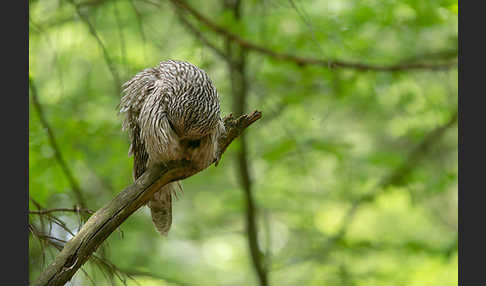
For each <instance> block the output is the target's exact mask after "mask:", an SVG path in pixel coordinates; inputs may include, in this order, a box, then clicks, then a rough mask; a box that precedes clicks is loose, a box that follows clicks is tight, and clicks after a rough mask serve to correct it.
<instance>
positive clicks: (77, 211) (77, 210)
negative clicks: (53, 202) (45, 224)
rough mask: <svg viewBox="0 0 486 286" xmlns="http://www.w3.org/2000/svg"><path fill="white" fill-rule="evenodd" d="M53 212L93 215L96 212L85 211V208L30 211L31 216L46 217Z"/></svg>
mask: <svg viewBox="0 0 486 286" xmlns="http://www.w3.org/2000/svg"><path fill="white" fill-rule="evenodd" d="M53 212H74V213H88V214H93V213H94V211H92V210H90V209H83V208H72V209H70V208H56V209H47V210H39V211H31V210H29V214H38V215H45V214H50V213H53Z"/></svg>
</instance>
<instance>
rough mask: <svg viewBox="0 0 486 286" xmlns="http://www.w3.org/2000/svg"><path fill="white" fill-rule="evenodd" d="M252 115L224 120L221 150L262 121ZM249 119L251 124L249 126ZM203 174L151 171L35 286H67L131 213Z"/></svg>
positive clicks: (173, 167) (181, 166) (186, 168)
mask: <svg viewBox="0 0 486 286" xmlns="http://www.w3.org/2000/svg"><path fill="white" fill-rule="evenodd" d="M252 114H253V116H252V117H250V116H241V117H239V118H238V119H235V120H232V119H227V118H225V123H231V124H228V125H225V127H226V129H227V130H228V131H227V132H228V133H227V134H228V136H224V137H223V138H222V139H221V140H219V142H218V143H219V146H220V148H223V147H224V146H227V145H229V144H230V143H231V141H232V140H234V139H235V138H236V137H237V136H238V135H239V134H241V133H242V132H243V129H240V130H236V131H235V130H233V129H234V128H240V127H242V128H246V127H248V126H249V125H250V124H252V123H253V122H255V121H256V120H258V119H259V118H261V112H258V111H255V112H253V113H252ZM249 119H252V121H251V122H249ZM232 134H237V135H236V136H235V135H232ZM200 171H202V170H201V169H197V168H196V167H194V165H193V164H192V163H191V162H190V161H187V160H180V161H171V162H168V163H167V164H166V165H165V166H162V165H158V166H154V167H152V168H149V169H148V170H147V171H145V173H144V174H143V175H142V176H140V177H139V178H138V179H137V180H136V181H135V183H133V184H132V185H130V186H128V187H127V188H125V189H124V190H123V191H121V192H120V193H119V194H118V195H117V196H116V197H115V198H113V199H112V200H111V201H110V202H108V203H107V204H106V205H105V206H104V207H102V208H101V209H99V210H98V211H97V212H96V213H94V214H93V215H92V216H91V217H90V218H89V219H88V221H87V222H86V223H85V224H84V225H83V227H82V228H81V229H80V230H79V232H78V233H77V234H76V236H74V237H73V238H72V239H71V240H69V241H68V242H67V243H66V245H65V246H64V248H63V250H62V251H61V252H60V253H59V254H58V255H57V256H56V258H55V259H54V261H53V262H52V263H51V264H50V265H49V266H48V267H47V269H46V270H45V271H44V272H42V273H41V275H40V276H39V278H38V279H37V281H36V282H34V283H33V284H32V285H35V286H40V285H58V286H60V285H64V284H65V283H66V282H67V281H69V280H70V279H71V277H72V276H73V275H74V273H76V271H77V270H78V269H79V268H80V267H81V266H82V265H83V264H84V263H85V262H86V261H87V260H88V259H89V257H91V255H92V254H93V252H94V251H95V250H96V249H97V248H98V247H100V245H102V243H103V241H104V240H105V239H106V238H107V237H108V236H109V235H110V234H111V233H112V232H114V231H115V230H116V229H117V228H118V227H119V226H120V225H121V224H122V223H123V222H124V221H125V220H126V219H127V218H128V217H129V216H130V215H131V214H132V213H134V212H135V211H136V210H138V209H139V208H140V207H142V206H143V205H145V204H146V203H147V201H148V200H149V199H150V198H151V197H152V196H153V194H154V193H155V192H156V191H158V190H160V188H161V187H162V186H164V185H166V184H168V183H170V182H172V181H177V180H182V179H184V178H187V177H190V176H192V175H195V174H196V173H198V172H200Z"/></svg>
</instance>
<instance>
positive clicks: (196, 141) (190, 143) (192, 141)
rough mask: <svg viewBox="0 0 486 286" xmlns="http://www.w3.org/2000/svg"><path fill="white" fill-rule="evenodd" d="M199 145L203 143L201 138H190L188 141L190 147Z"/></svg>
mask: <svg viewBox="0 0 486 286" xmlns="http://www.w3.org/2000/svg"><path fill="white" fill-rule="evenodd" d="M199 145H201V140H199V139H197V140H189V142H187V146H188V147H189V148H192V149H195V148H197V147H199Z"/></svg>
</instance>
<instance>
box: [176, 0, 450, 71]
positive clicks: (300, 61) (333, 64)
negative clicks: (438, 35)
mask: <svg viewBox="0 0 486 286" xmlns="http://www.w3.org/2000/svg"><path fill="white" fill-rule="evenodd" d="M170 2H172V4H174V5H176V6H177V7H179V8H181V9H183V10H185V11H187V12H188V13H189V14H191V15H192V16H194V18H196V19H197V20H198V21H199V22H200V23H202V24H204V25H205V26H206V27H208V28H210V29H211V30H213V31H214V32H216V33H218V34H220V35H221V36H223V37H225V38H226V39H227V40H229V41H232V42H234V43H236V44H238V45H240V46H241V47H242V48H245V49H248V50H253V51H255V52H258V53H261V54H264V55H267V56H270V57H272V58H274V59H276V60H281V61H288V62H293V63H295V64H297V65H298V66H307V65H314V66H321V67H325V68H349V69H355V70H359V71H367V70H374V71H402V70H444V69H451V68H455V67H457V61H451V62H446V63H438V64H431V63H400V64H395V65H388V66H386V65H372V64H365V63H359V62H349V61H342V60H333V59H327V60H326V59H316V58H306V57H300V56H296V55H292V54H287V53H280V52H276V51H273V50H271V49H269V48H266V47H264V46H260V45H257V44H254V43H251V42H249V41H247V40H245V39H243V38H241V37H239V36H237V35H236V34H233V33H232V32H230V31H228V30H226V29H225V28H223V27H221V26H219V25H217V24H215V23H214V22H212V21H211V20H209V19H208V18H207V17H205V16H203V15H202V14H201V13H199V12H198V11H197V10H196V9H194V8H193V7H191V6H189V5H188V4H187V3H185V2H184V1H181V0H170Z"/></svg>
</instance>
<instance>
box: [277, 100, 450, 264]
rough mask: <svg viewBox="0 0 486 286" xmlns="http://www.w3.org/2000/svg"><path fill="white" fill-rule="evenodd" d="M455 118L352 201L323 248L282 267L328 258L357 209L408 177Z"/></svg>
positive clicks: (428, 137)
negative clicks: (335, 230)
mask: <svg viewBox="0 0 486 286" xmlns="http://www.w3.org/2000/svg"><path fill="white" fill-rule="evenodd" d="M457 118H458V112H457V110H456V111H455V112H454V113H453V114H452V116H451V117H450V118H449V120H448V121H447V122H446V123H445V124H444V125H441V126H438V127H437V128H435V129H433V130H432V131H431V132H430V133H428V134H427V135H426V136H425V137H424V139H423V140H422V141H421V142H420V143H419V144H418V145H416V146H415V147H414V148H413V149H412V150H411V151H410V153H409V154H408V156H407V157H406V159H405V161H404V162H403V163H402V164H401V165H400V166H398V167H397V168H396V169H394V170H393V171H391V172H390V173H389V174H387V175H386V176H385V177H383V178H382V180H381V181H380V182H379V183H378V184H377V185H376V186H375V187H374V188H373V190H372V191H371V192H369V193H368V194H365V195H363V196H362V197H360V198H358V199H356V200H354V201H353V202H352V203H351V206H350V208H349V209H348V211H347V212H346V213H345V215H344V217H343V220H342V223H341V227H340V229H339V230H338V232H337V233H336V234H334V235H333V236H330V237H329V238H328V239H327V243H326V245H325V246H323V247H322V248H320V249H319V250H316V251H314V252H313V254H311V255H307V256H305V257H301V258H298V259H292V261H290V262H288V263H286V265H284V266H288V265H290V264H294V263H298V262H302V261H307V260H308V259H311V258H319V259H324V258H326V257H328V256H329V254H330V251H331V249H332V247H333V246H334V245H335V244H336V243H338V242H339V241H340V240H341V239H343V238H344V237H345V235H346V233H347V231H348V229H349V227H350V226H351V223H352V222H353V219H354V218H355V216H356V213H357V210H358V208H359V207H360V206H361V205H362V204H364V203H366V202H371V201H373V200H374V199H375V198H377V197H378V195H380V194H382V193H383V192H384V191H385V190H386V188H388V187H390V186H393V185H396V184H399V183H401V182H402V181H403V179H404V178H405V177H406V176H408V175H409V174H410V173H411V172H412V171H413V170H414V169H415V168H416V167H417V166H418V164H419V163H420V161H422V160H423V159H424V158H425V156H426V155H427V154H428V151H429V150H430V149H431V147H432V146H434V145H435V144H437V142H439V141H440V140H441V139H442V137H443V136H444V134H445V133H446V131H447V130H449V129H450V128H451V127H453V126H454V125H455V124H456V123H457ZM284 266H281V267H284ZM281 267H279V268H281ZM274 270H275V269H274Z"/></svg>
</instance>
